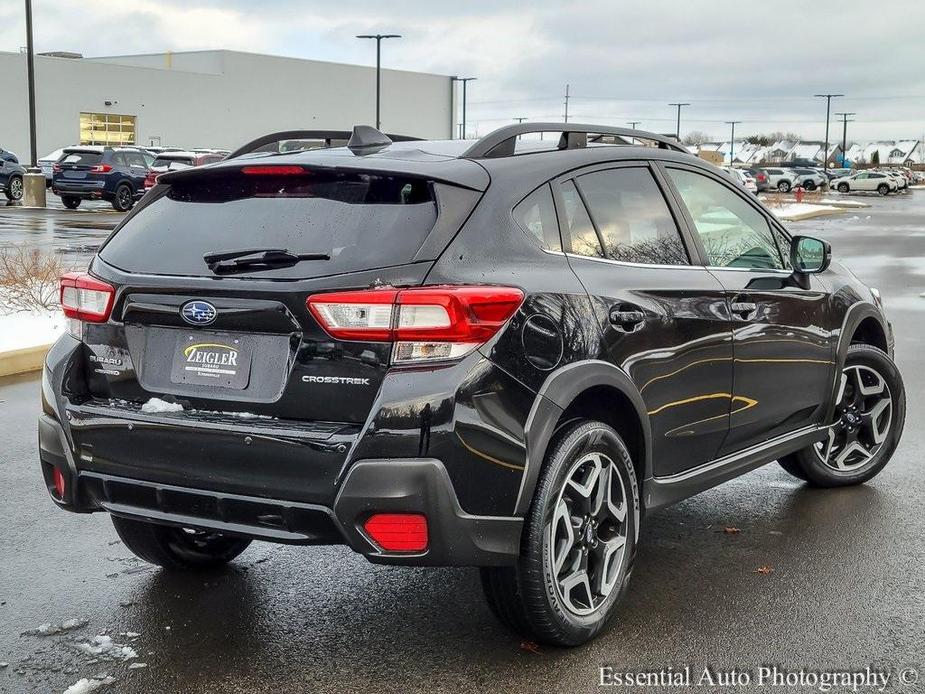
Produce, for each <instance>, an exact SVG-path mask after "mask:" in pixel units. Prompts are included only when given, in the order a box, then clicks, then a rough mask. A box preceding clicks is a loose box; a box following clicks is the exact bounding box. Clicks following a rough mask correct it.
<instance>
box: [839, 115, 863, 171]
mask: <svg viewBox="0 0 925 694" xmlns="http://www.w3.org/2000/svg"><path fill="white" fill-rule="evenodd" d="M835 115H836V116H841V163H842V166H844V165H845V155H846V154H847V153H848V123H851V122H853V121H849V120H848V116H856V115H858V114H857V113H855V112H854V111H851V112H847V113H836V114H835Z"/></svg>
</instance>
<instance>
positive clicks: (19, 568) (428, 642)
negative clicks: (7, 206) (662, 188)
mask: <svg viewBox="0 0 925 694" xmlns="http://www.w3.org/2000/svg"><path fill="white" fill-rule="evenodd" d="M869 202H870V203H871V204H872V207H871V208H870V209H866V210H858V211H851V212H848V213H846V214H844V215H841V216H839V217H833V218H827V219H817V220H812V221H809V222H804V223H799V224H790V225H789V226H790V227H791V228H792V229H795V230H796V229H799V230H800V231H802V232H804V233H817V234H818V235H821V236H823V237H825V238H827V239H828V240H830V241H831V242H832V244H833V246H834V249H835V254H836V257H838V258H841V259H844V260H846V261H847V262H848V264H849V265H850V266H851V267H852V268H853V269H854V271H855V272H856V273H857V274H858V275H859V276H860V277H861V278H862V279H863V280H865V281H867V282H870V283H872V284H875V285H877V286H879V287H880V289H881V290H882V292H883V294H884V296H885V298H886V304H887V309H888V313H889V315H890V318H891V320H892V322H893V324H894V326H895V328H896V332H897V360H898V362H899V365H900V367H901V369H902V371H903V373H904V375H905V379H906V388H907V396H908V413H907V419H906V431H905V435H904V437H903V441H902V443H901V444H900V447H899V449H898V451H897V453H896V455H895V456H894V459H893V460H892V462H891V463H890V464H889V465H888V466H887V467H886V469H885V470H884V471H883V472H882V473H881V474H880V475H879V476H878V477H877V478H876V479H874V480H873V481H872V482H870V483H868V484H867V485H864V486H861V487H857V488H849V489H841V490H815V489H811V488H809V487H807V486H805V485H804V484H802V483H800V482H799V481H797V480H796V479H794V478H792V477H790V476H788V475H787V474H786V473H785V472H784V471H783V470H781V469H780V468H779V467H778V466H777V465H769V466H766V467H764V468H762V469H760V470H757V471H755V472H753V473H751V474H749V475H746V476H744V477H742V478H739V479H737V480H734V481H732V482H729V483H727V484H725V485H722V486H720V487H717V488H716V489H713V490H711V491H708V492H705V493H703V494H701V495H699V496H697V497H694V498H692V499H689V500H687V501H685V502H682V503H680V504H678V505H676V506H673V507H671V508H668V509H666V510H663V511H661V512H658V513H656V514H653V515H652V516H650V517H648V518H647V519H645V522H644V524H643V528H642V533H641V538H640V550H639V554H638V558H637V561H636V568H635V573H634V576H633V580H632V585H631V588H630V590H629V594H628V596H627V599H626V602H625V604H624V605H623V607H622V610H621V611H620V613H619V615H618V618H617V620H616V623H615V626H614V628H613V629H611V630H610V631H609V632H608V633H607V634H605V635H604V636H602V637H601V638H599V639H598V640H596V641H595V642H593V643H591V644H590V645H588V646H585V647H583V648H577V649H573V650H557V649H551V648H545V647H534V646H533V645H532V644H525V643H522V641H521V639H520V638H519V637H517V636H515V635H512V634H510V633H508V632H506V631H505V630H504V629H503V628H502V627H500V626H499V625H498V624H497V623H496V622H495V620H494V619H493V618H492V616H491V614H490V613H489V611H488V608H487V607H486V606H485V604H484V601H483V599H482V595H481V591H480V587H479V582H478V572H477V571H476V570H474V569H463V570H450V569H407V568H390V567H379V566H373V565H371V564H368V563H367V562H366V561H365V560H363V559H361V558H359V557H358V556H355V555H353V554H352V553H351V552H349V551H347V550H345V549H342V548H336V547H335V548H327V547H323V548H311V547H283V546H275V545H269V544H264V543H255V544H254V545H252V547H251V548H250V549H249V550H248V551H246V552H245V553H244V554H243V555H242V556H241V557H240V558H239V559H238V560H237V561H236V562H234V564H233V565H231V566H230V567H229V568H227V569H225V570H222V571H218V572H214V573H209V574H200V575H195V576H193V575H185V576H184V575H177V574H171V573H167V572H163V571H161V570H158V569H155V568H151V567H148V566H147V565H145V564H143V563H142V562H140V561H136V560H134V559H133V557H132V556H131V555H130V553H129V552H128V551H127V550H126V549H125V547H124V546H122V545H121V544H120V543H119V542H118V541H117V537H116V534H115V532H114V531H113V529H112V527H111V525H110V523H109V521H108V519H107V518H106V516H105V515H101V514H94V515H91V516H76V515H71V514H66V513H63V512H60V511H58V510H57V509H56V508H55V507H54V506H53V504H52V503H51V501H50V500H48V498H47V496H46V492H45V490H44V488H43V485H42V482H41V477H40V474H39V471H38V465H37V457H36V456H37V454H36V443H35V438H36V435H35V418H36V415H37V413H38V411H39V393H38V390H39V382H38V379H37V378H36V377H32V376H28V377H18V378H12V379H6V380H2V379H0V432H2V439H0V440H2V445H0V514H2V525H0V528H2V529H0V663H8V665H6V666H2V665H0V692H12V693H16V694H19V693H31V692H62V691H64V690H65V689H66V688H67V687H68V686H69V685H71V684H73V683H74V682H76V681H77V680H78V679H80V678H82V677H92V676H95V675H100V676H102V675H104V674H106V675H110V676H112V677H113V678H114V682H113V683H112V684H111V685H109V687H108V689H101V690H99V691H103V692H127V693H135V692H137V693H142V692H143V693H145V694H149V693H160V692H164V693H174V692H177V693H179V692H184V693H186V692H190V693H200V692H201V693H212V692H249V693H250V692H254V693H262V692H273V693H274V694H277V693H283V692H318V691H357V692H359V691H386V692H393V691H394V692H406V691H412V690H428V691H569V692H574V691H593V690H595V689H598V683H599V677H600V675H599V668H600V666H601V665H611V666H614V668H615V669H619V670H624V671H646V670H659V669H662V668H668V667H672V668H674V669H675V670H678V669H681V668H683V667H684V666H690V667H691V668H692V669H693V670H694V675H693V677H694V680H695V684H696V680H697V678H698V677H699V673H700V671H702V669H703V668H704V667H709V668H710V669H711V671H713V672H714V673H720V672H726V671H730V670H733V669H735V670H737V671H738V672H740V673H742V672H745V673H750V674H751V675H752V677H753V681H754V679H755V678H757V672H758V668H759V667H760V666H762V665H772V664H776V665H778V666H780V667H781V668H783V669H788V670H792V671H796V670H799V669H800V668H802V669H804V670H808V671H825V670H836V671H842V670H863V669H864V668H865V667H871V668H879V669H884V670H886V671H888V672H889V673H891V680H890V682H889V684H888V686H887V688H886V691H891V692H917V691H925V655H923V654H925V571H923V567H925V513H923V498H925V481H923V479H925V477H923V474H922V469H921V466H922V462H921V461H922V459H923V454H925V432H923V431H922V428H921V426H920V423H921V422H922V416H923V408H925V399H923V397H922V393H923V387H925V322H923V318H925V297H921V296H920V294H921V293H922V292H923V291H925V191H918V192H916V193H914V194H913V195H912V196H910V197H907V198H901V199H896V198H892V197H891V198H890V199H886V200H882V199H878V198H873V199H870V200H869ZM30 214H33V213H29V212H27V211H24V210H23V211H15V212H4V211H2V210H0V244H2V243H6V242H7V241H8V236H7V234H8V232H9V230H10V229H11V225H12V228H13V229H15V231H13V232H11V233H14V234H25V235H26V236H27V237H28V238H30V239H33V240H34V241H35V242H36V243H41V244H46V245H48V247H51V248H65V249H66V248H67V247H68V246H69V244H71V243H72V242H73V243H74V244H76V245H81V244H84V245H89V244H92V243H97V242H98V240H99V238H101V237H104V236H105V231H103V232H97V233H96V234H95V235H94V234H93V233H91V232H89V231H88V230H87V229H86V228H85V227H83V226H81V224H83V222H84V220H85V219H99V220H101V223H105V224H111V223H113V222H114V221H116V220H117V219H118V216H117V215H113V214H110V213H105V212H81V213H80V215H81V216H80V217H77V216H76V215H75V213H65V212H62V213H60V214H61V215H64V216H65V217H66V218H67V219H66V220H65V221H63V222H62V223H61V224H59V223H58V222H55V223H54V224H52V225H49V224H45V225H43V224H37V223H34V222H30V221H29V218H28V215H30ZM11 215H16V218H17V219H19V225H18V226H17V225H16V224H15V223H12V222H10V219H11V217H10V216H11ZM54 216H55V217H57V216H58V215H57V213H55V215H54ZM65 225H71V227H70V228H67V229H66V228H65ZM75 225H76V226H75ZM782 397H786V394H782ZM725 527H735V528H738V529H739V530H740V532H738V533H734V534H730V533H725V532H724V531H723V529H724V528H725ZM759 567H771V568H772V569H773V571H772V572H771V573H768V574H763V573H759V572H757V570H758V569H759ZM69 619H78V620H86V621H87V623H86V625H84V626H78V627H77V628H75V629H73V630H71V631H68V632H65V633H59V634H52V635H44V636H43V635H36V634H29V633H26V632H29V631H30V630H35V629H37V628H38V627H39V626H40V625H42V624H43V623H50V624H53V625H61V624H62V623H63V622H65V621H66V620H69ZM78 624H82V621H81V622H79V623H78ZM99 635H109V636H110V637H111V638H112V639H113V641H114V642H116V643H118V644H123V645H127V646H129V647H130V648H131V649H133V650H134V651H135V652H136V653H137V657H136V658H131V659H128V660H127V661H125V662H121V661H118V660H106V659H103V657H102V656H94V655H93V654H91V653H87V652H86V650H87V649H86V647H82V646H80V645H79V644H80V643H87V642H88V641H89V640H90V639H92V638H93V637H95V636H99ZM91 645H92V644H91ZM97 645H98V644H97ZM82 648H83V649H84V650H81V649H82ZM111 653H112V652H111V651H110V655H111ZM140 663H144V664H145V665H146V666H145V667H136V668H130V666H131V665H132V664H140ZM906 668H915V669H916V670H919V671H921V675H920V678H919V682H918V683H917V684H915V685H912V684H902V683H900V682H899V681H898V678H899V673H900V671H902V670H904V669H906ZM717 676H718V675H717ZM907 677H910V678H911V675H907ZM638 689H639V688H637V690H638ZM695 689H699V690H700V691H704V692H719V691H758V688H757V687H755V686H752V687H744V686H743V687H723V686H714V687H710V686H703V687H699V688H698V687H695ZM765 689H766V690H770V691H780V692H811V691H819V690H818V688H813V687H799V686H783V687H778V688H773V689H769V688H768V687H765ZM629 691H635V690H629ZM646 691H655V692H669V691H688V690H687V689H681V688H673V687H652V688H649V689H647V690H646ZM832 691H851V690H850V688H835V689H833V690H832ZM858 691H862V692H869V691H876V689H872V688H869V687H868V688H863V687H862V688H861V689H859V690H858Z"/></svg>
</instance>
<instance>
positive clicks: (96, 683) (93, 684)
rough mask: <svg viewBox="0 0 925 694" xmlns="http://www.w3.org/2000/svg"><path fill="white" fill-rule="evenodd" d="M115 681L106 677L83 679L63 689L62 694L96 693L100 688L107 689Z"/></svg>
mask: <svg viewBox="0 0 925 694" xmlns="http://www.w3.org/2000/svg"><path fill="white" fill-rule="evenodd" d="M115 681H116V680H115V678H114V677H108V676H104V677H92V678H90V679H87V678H86V677H84V678H83V679H79V680H77V681H76V682H74V684H72V685H71V686H70V687H68V688H67V689H65V690H64V694H89V693H90V692H94V691H96V690H97V689H99V688H100V687H108V686H109V685H110V684H112V683H113V682H115Z"/></svg>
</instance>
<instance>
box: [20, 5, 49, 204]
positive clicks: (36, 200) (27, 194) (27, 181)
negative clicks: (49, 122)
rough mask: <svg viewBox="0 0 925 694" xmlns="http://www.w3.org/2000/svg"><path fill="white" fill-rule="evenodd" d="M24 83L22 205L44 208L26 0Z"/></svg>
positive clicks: (30, 7)
mask: <svg viewBox="0 0 925 694" xmlns="http://www.w3.org/2000/svg"><path fill="white" fill-rule="evenodd" d="M26 82H27V83H28V84H27V89H28V92H29V168H28V169H26V173H25V175H24V176H23V196H22V201H23V204H25V205H27V206H29V207H45V176H44V174H42V171H41V170H40V169H39V168H38V148H37V147H36V132H35V131H36V128H35V46H34V45H33V42H32V0H26Z"/></svg>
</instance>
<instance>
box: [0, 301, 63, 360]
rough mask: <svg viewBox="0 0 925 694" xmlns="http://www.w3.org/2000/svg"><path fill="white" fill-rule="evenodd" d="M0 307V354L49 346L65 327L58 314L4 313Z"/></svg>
mask: <svg viewBox="0 0 925 694" xmlns="http://www.w3.org/2000/svg"><path fill="white" fill-rule="evenodd" d="M3 309H4V307H3V306H2V305H0V314H2V315H0V352H8V351H12V350H14V349H25V348H27V347H37V346H39V345H50V344H51V343H52V342H54V341H55V340H57V339H58V338H59V337H60V336H61V335H62V333H64V330H65V328H66V326H67V323H66V321H67V319H66V318H65V317H64V316H63V315H62V314H61V313H59V312H51V311H48V312H36V313H4V312H3Z"/></svg>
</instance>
